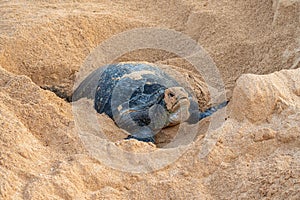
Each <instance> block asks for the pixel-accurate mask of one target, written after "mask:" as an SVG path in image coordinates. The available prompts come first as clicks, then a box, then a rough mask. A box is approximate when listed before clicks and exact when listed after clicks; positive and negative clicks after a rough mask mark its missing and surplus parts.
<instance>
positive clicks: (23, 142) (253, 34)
mask: <svg viewBox="0 0 300 200" xmlns="http://www.w3.org/2000/svg"><path fill="white" fill-rule="evenodd" d="M241 13H242V14H241ZM299 13H300V2H299V1H297V0H273V1H265V0H264V1H261V0H260V1H259V0H246V1H234V0H231V1H223V2H219V1H206V0H201V1H197V2H195V1H192V0H185V1H177V0H175V1H160V2H157V1H148V2H147V3H145V2H141V1H139V0H132V1H130V2H129V3H123V2H122V1H101V3H97V2H94V1H88V0H80V1H65V2H64V3H61V2H60V1H55V0H51V1H35V2H28V1H17V2H14V1H4V2H2V3H1V8H0V16H1V17H0V18H1V19H0V66H1V67H0V124H1V125H0V199H241V198H245V199H299V198H300V195H299V188H300V183H299V176H300V170H299V169H300V154H299V152H300V151H299V150H300V149H299V147H300V128H299V127H300V120H299V119H300V69H297V68H298V67H299V60H300V59H299V58H300V55H299V48H300V40H299V33H300V30H299V27H300V20H299ZM145 26H147V27H166V28H171V29H175V30H177V31H181V32H183V33H185V34H187V35H189V36H190V37H191V38H193V39H194V40H196V41H198V42H199V43H200V44H201V45H202V46H203V47H204V48H205V49H206V50H207V52H208V53H209V54H210V55H211V57H212V58H213V59H214V61H215V62H216V65H217V67H218V68H219V70H220V73H221V75H222V76H223V79H224V82H225V86H226V88H227V89H228V94H229V97H230V98H231V102H230V104H229V106H228V107H227V110H226V113H227V115H228V116H227V120H226V121H225V123H223V124H222V126H221V127H219V128H217V129H214V130H211V129H208V131H207V132H205V133H203V134H199V135H198V136H197V138H195V139H194V141H193V142H192V143H191V144H190V145H189V148H188V149H187V150H186V151H185V152H184V153H183V154H182V155H181V156H180V157H179V158H178V159H177V160H176V161H174V162H172V163H170V165H168V166H166V167H164V168H162V169H156V170H154V171H151V170H149V171H151V173H150V172H149V173H130V172H123V171H120V170H118V169H112V168H111V167H110V166H109V165H107V163H104V162H102V161H101V160H98V159H96V157H95V156H94V155H93V154H92V153H91V152H89V151H88V150H87V149H86V146H85V143H84V141H83V140H82V138H80V137H79V134H78V126H77V125H78V124H76V122H75V119H74V115H73V114H74V113H73V112H72V105H71V103H69V102H67V101H65V100H64V99H62V98H66V99H70V96H71V94H72V87H73V84H74V79H75V74H76V72H77V71H78V70H79V68H80V66H81V65H82V63H83V61H84V59H85V58H86V56H87V55H88V54H89V53H90V52H91V51H92V50H93V49H94V48H95V47H96V46H97V45H99V44H100V43H101V42H103V41H104V40H105V39H108V38H110V37H111V36H113V35H114V34H117V33H120V32H122V31H124V30H130V29H132V28H136V27H145ZM117 60H118V61H136V60H142V61H149V62H157V63H164V64H170V65H173V66H175V67H174V69H175V70H177V71H178V72H179V73H182V74H184V73H186V75H187V76H188V75H189V76H188V77H190V78H191V79H190V84H191V86H192V88H193V89H194V90H195V91H196V94H197V95H198V96H197V98H198V101H199V103H201V102H202V103H203V102H205V103H206V104H207V102H208V101H209V94H207V90H204V93H203V94H205V95H208V96H204V97H203V96H202V95H201V92H203V85H201V83H202V79H201V77H198V75H197V74H195V73H194V72H193V69H192V66H191V65H190V63H187V62H186V61H185V60H184V59H182V58H178V57H177V55H174V54H172V53H170V52H165V51H161V50H155V49H146V50H139V51H134V52H130V53H128V54H125V55H123V56H122V57H120V58H118V59H117ZM95 67H97V66H95ZM285 69H289V70H285ZM273 72H274V73H273ZM250 73H251V74H250ZM201 88H202V90H201ZM49 90H50V91H49ZM54 92H55V93H54ZM231 94H232V95H231ZM59 96H60V97H62V98H60V97H59ZM201 98H202V99H201ZM205 103H203V106H204V104H205ZM211 119H213V118H211ZM211 119H207V120H206V121H203V122H199V125H200V126H202V125H203V124H205V123H209V121H210V120H211ZM97 120H99V122H100V123H102V124H103V126H102V128H103V130H104V131H105V132H107V133H108V134H109V135H111V136H112V137H113V134H114V133H119V132H122V130H119V129H118V128H117V127H115V126H114V124H113V122H112V121H111V120H110V119H109V118H107V117H106V116H103V115H102V116H101V115H99V116H98V118H97ZM175 129H176V127H175ZM175 129H170V130H166V131H165V134H166V135H168V134H172V133H174V132H176V131H177V130H175ZM208 136H210V137H208ZM95 142H97V140H95ZM98 145H107V149H108V150H109V147H117V148H120V149H123V150H125V151H128V152H133V153H135V154H137V153H141V152H148V151H158V150H160V149H161V148H160V146H159V145H157V146H156V145H152V144H147V143H141V142H138V141H135V140H128V141H123V140H122V138H110V140H107V141H105V143H103V144H101V143H100V144H98ZM166 152H167V150H166ZM122 156H123V155H120V157H119V158H117V159H120V160H121V159H124V160H126V162H128V163H133V164H135V165H136V166H137V167H138V165H143V163H137V164H136V163H135V162H134V160H131V158H130V157H122ZM144 165H145V163H144Z"/></svg>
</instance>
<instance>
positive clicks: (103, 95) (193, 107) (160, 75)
mask: <svg viewBox="0 0 300 200" xmlns="http://www.w3.org/2000/svg"><path fill="white" fill-rule="evenodd" d="M81 97H90V98H94V107H95V109H96V111H97V112H98V113H105V114H107V115H108V116H109V117H110V118H111V119H113V120H114V122H115V123H116V125H117V126H118V127H120V128H122V129H124V130H126V131H127V132H128V133H129V136H128V137H127V139H130V138H134V139H137V140H140V141H144V142H154V135H155V134H156V133H158V132H159V131H160V130H161V129H162V128H164V127H167V126H173V125H176V124H179V123H181V122H184V121H187V122H188V123H196V122H198V121H199V120H201V119H202V118H205V117H207V116H210V115H211V114H212V113H214V112H215V111H217V110H218V109H220V108H222V107H224V106H226V105H227V101H226V102H223V103H221V104H220V105H218V106H215V107H212V108H209V109H207V110H206V111H204V112H199V109H198V104H197V103H196V102H195V101H194V100H193V98H192V95H191V93H190V92H188V90H186V89H185V88H184V87H182V86H181V85H180V84H179V83H178V82H177V81H176V80H175V79H173V78H172V77H171V76H169V75H168V74H167V73H165V72H164V71H163V70H161V69H160V68H158V67H157V66H155V65H152V64H148V63H119V64H111V65H108V66H106V67H104V68H99V69H98V70H96V71H94V72H93V73H92V74H90V75H89V76H88V77H87V78H86V79H85V80H84V81H83V82H82V83H81V84H80V85H79V87H78V88H77V89H76V90H75V92H74V94H73V101H76V100H77V99H79V98H81Z"/></svg>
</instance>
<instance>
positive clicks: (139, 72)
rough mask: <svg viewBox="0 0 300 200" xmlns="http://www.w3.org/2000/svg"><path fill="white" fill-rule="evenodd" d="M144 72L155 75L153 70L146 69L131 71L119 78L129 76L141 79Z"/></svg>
mask: <svg viewBox="0 0 300 200" xmlns="http://www.w3.org/2000/svg"><path fill="white" fill-rule="evenodd" d="M144 74H153V75H155V72H152V71H148V70H142V71H137V72H132V73H130V74H125V75H124V76H122V77H121V79H122V78H126V77H128V78H131V79H133V80H140V79H143V77H142V75H144Z"/></svg>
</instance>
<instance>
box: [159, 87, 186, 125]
mask: <svg viewBox="0 0 300 200" xmlns="http://www.w3.org/2000/svg"><path fill="white" fill-rule="evenodd" d="M164 101H165V103H166V107H167V110H168V112H169V113H170V116H169V125H170V126H172V125H176V124H179V123H180V122H183V121H186V120H187V119H188V118H189V116H190V114H189V108H190V100H189V95H188V93H187V91H186V90H185V89H184V88H183V87H171V88H168V89H166V90H165V93H164Z"/></svg>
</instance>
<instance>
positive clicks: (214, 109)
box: [199, 101, 229, 121]
mask: <svg viewBox="0 0 300 200" xmlns="http://www.w3.org/2000/svg"><path fill="white" fill-rule="evenodd" d="M228 102H229V101H224V102H222V103H220V104H219V105H217V106H214V107H211V108H208V109H207V110H205V111H204V112H200V113H199V121H200V120H201V119H204V118H206V117H209V116H211V115H212V114H213V113H215V112H217V111H218V110H220V109H222V108H224V107H225V106H226V105H227V104H228Z"/></svg>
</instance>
